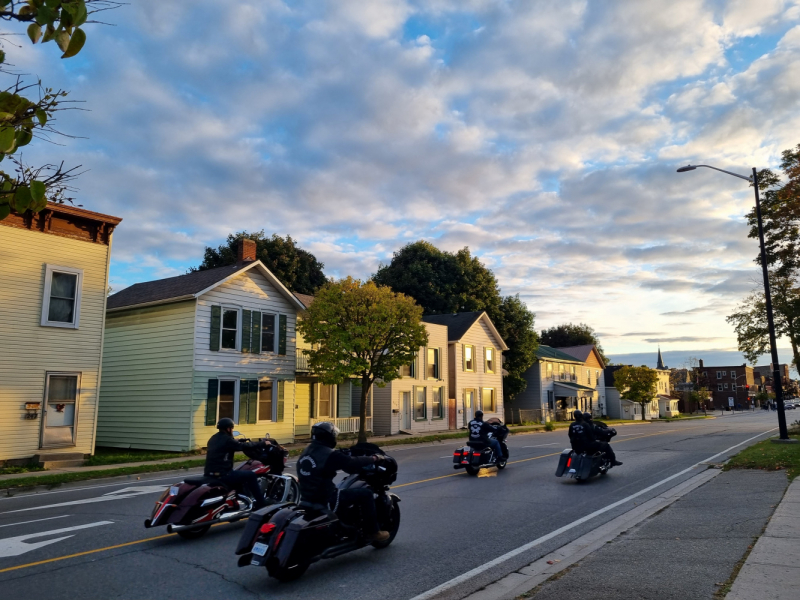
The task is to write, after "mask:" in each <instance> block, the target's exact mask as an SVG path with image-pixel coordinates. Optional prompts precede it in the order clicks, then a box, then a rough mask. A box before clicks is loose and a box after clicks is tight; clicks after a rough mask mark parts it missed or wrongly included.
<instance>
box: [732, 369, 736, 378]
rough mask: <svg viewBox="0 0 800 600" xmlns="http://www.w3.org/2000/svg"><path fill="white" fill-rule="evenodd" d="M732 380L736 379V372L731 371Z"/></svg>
mask: <svg viewBox="0 0 800 600" xmlns="http://www.w3.org/2000/svg"><path fill="white" fill-rule="evenodd" d="M731 379H736V371H731Z"/></svg>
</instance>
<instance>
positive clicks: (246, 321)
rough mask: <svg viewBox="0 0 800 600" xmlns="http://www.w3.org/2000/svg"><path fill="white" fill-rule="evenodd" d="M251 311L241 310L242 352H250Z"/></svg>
mask: <svg viewBox="0 0 800 600" xmlns="http://www.w3.org/2000/svg"><path fill="white" fill-rule="evenodd" d="M252 320H253V313H252V311H249V310H243V311H242V352H250V331H251V324H252Z"/></svg>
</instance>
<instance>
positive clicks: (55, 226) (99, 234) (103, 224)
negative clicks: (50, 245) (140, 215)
mask: <svg viewBox="0 0 800 600" xmlns="http://www.w3.org/2000/svg"><path fill="white" fill-rule="evenodd" d="M121 221H122V219H121V218H119V217H112V216H110V215H103V214H101V213H95V212H92V211H89V210H84V209H82V208H77V207H74V206H67V205H64V204H53V203H52V202H49V203H48V204H47V207H45V208H44V209H42V211H41V212H39V213H33V212H31V211H29V210H27V211H25V212H24V213H22V214H20V213H18V212H16V211H15V210H13V209H12V210H11V214H9V215H8V216H7V217H6V218H5V219H3V220H1V221H0V225H6V226H7V227H16V228H18V229H28V230H30V231H38V232H40V233H49V234H51V235H57V236H60V237H67V238H72V239H76V240H83V241H86V242H91V243H94V244H103V245H105V246H108V245H110V243H111V234H112V233H113V232H114V228H115V227H116V226H117V225H119V223H120V222H121Z"/></svg>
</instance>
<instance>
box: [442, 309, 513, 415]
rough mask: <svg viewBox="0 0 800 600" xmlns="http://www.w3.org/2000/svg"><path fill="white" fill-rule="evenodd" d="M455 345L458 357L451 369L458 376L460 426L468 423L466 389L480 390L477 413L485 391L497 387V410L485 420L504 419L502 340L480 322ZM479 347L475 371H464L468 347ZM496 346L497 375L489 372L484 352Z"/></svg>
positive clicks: (477, 348) (476, 350)
mask: <svg viewBox="0 0 800 600" xmlns="http://www.w3.org/2000/svg"><path fill="white" fill-rule="evenodd" d="M453 345H454V346H455V351H454V355H455V356H454V358H455V360H454V361H453V362H452V364H451V367H450V368H451V369H452V371H453V373H455V377H454V379H455V391H454V392H453V394H454V396H455V398H456V407H457V410H458V411H459V414H458V416H457V418H456V426H457V427H462V426H464V425H466V423H464V413H463V410H464V406H463V405H464V390H465V389H474V390H475V391H476V394H477V396H476V398H477V400H476V405H475V406H473V411H474V410H477V406H480V403H481V394H482V392H481V390H482V389H483V388H494V389H495V398H496V402H495V404H496V407H495V411H494V412H488V411H485V410H484V411H483V412H484V419H491V418H493V417H498V418H500V419H503V418H504V413H503V375H502V364H501V363H502V361H501V359H500V354H501V352H500V350H499V348H498V345H499V341H498V340H496V339H495V337H494V335H492V332H491V330H490V329H489V327H488V326H487V325H486V323H485V322H484V321H483V319H480V320H479V321H477V322H475V323H474V324H473V325H472V327H470V328H469V330H468V331H467V332H466V333H465V334H464V336H463V337H462V338H461V340H460V341H459V342H456V343H455V344H453ZM465 345H467V346H474V347H475V371H474V372H468V371H464V346H465ZM486 347H492V348H494V349H495V367H494V371H495V372H494V373H487V372H486V365H485V360H484V356H485V355H484V349H485V348H486Z"/></svg>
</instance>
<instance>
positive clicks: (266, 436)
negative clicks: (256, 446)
mask: <svg viewBox="0 0 800 600" xmlns="http://www.w3.org/2000/svg"><path fill="white" fill-rule="evenodd" d="M264 439H265V440H268V439H269V431H268V432H267V433H265V434H264Z"/></svg>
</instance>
